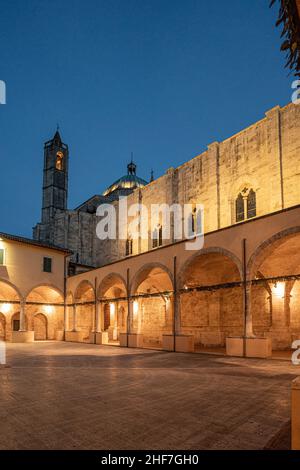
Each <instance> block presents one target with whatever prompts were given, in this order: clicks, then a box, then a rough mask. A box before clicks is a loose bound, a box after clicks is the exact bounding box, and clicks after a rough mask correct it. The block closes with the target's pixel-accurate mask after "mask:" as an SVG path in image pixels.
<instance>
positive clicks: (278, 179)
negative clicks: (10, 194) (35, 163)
mask: <svg viewBox="0 0 300 470" xmlns="http://www.w3.org/2000/svg"><path fill="white" fill-rule="evenodd" d="M299 127H300V107H299V106H296V105H294V104H289V105H287V106H285V107H284V108H280V107H278V106H277V107H275V108H273V109H271V110H270V111H268V112H267V113H266V116H265V117H264V118H263V119H262V120H260V121H258V122H257V123H255V124H253V125H251V126H250V127H248V128H247V129H245V130H243V131H241V132H239V133H238V134H236V135H234V136H232V137H230V138H228V139H226V140H225V141H223V142H221V143H217V142H215V143H213V144H211V145H209V146H208V149H207V150H206V151H205V152H204V153H202V154H201V155H199V156H197V157H195V158H194V159H192V160H191V161H189V162H186V163H184V164H183V165H181V166H180V167H178V168H176V169H173V168H171V169H169V170H167V172H166V173H165V174H164V175H163V176H161V177H160V178H158V179H156V180H154V181H151V182H150V183H149V184H147V183H146V181H144V180H141V179H139V178H138V177H137V176H136V167H135V165H134V163H133V162H131V163H130V164H129V165H128V174H127V175H125V177H122V178H120V179H119V180H117V181H116V182H115V183H113V184H112V185H110V186H109V187H108V188H107V190H106V191H105V192H104V194H102V195H96V196H93V197H92V198H90V199H89V200H88V201H86V202H84V203H83V204H82V205H81V206H79V207H78V208H77V209H75V210H69V209H68V207H67V190H68V172H67V169H68V158H69V154H68V147H67V146H66V145H65V144H63V143H62V141H61V138H60V136H59V134H58V133H56V135H55V136H54V139H52V140H51V141H49V142H48V143H46V145H45V168H44V185H43V208H42V220H41V222H40V223H39V224H38V225H37V226H36V227H35V231H34V235H35V238H36V240H35V241H30V243H31V244H30V243H29V242H28V241H27V243H25V242H24V243H23V247H26V250H27V249H28V250H29V248H30V250H33V251H34V253H37V252H38V250H42V251H43V250H52V251H51V253H52V252H53V253H57V255H56V256H58V257H59V259H61V261H60V262H59V263H56V266H57V267H59V273H57V275H58V277H57V280H56V281H55V283H54V284H52V283H50V280H49V279H48V277H49V276H50V274H43V273H42V272H41V271H37V272H36V275H35V276H33V278H32V279H34V281H32V280H31V278H30V282H29V281H28V279H27V280H26V282H25V281H24V280H22V279H23V277H24V276H23V274H22V276H23V277H22V276H21V278H20V279H19V278H18V274H17V272H18V269H15V270H14V269H12V268H10V269H7V268H6V267H5V266H6V265H5V263H4V272H3V273H2V275H1V279H2V280H1V285H2V284H3V286H4V287H3V289H5V291H4V290H3V294H2V299H1V300H2V301H3V302H2V304H1V305H2V307H1V308H2V310H1V309H0V311H1V315H2V317H1V318H2V323H3V325H4V320H5V319H6V320H5V325H6V326H5V328H6V331H5V338H6V339H10V338H12V339H13V336H16V335H13V326H12V325H13V324H14V323H12V320H13V317H11V316H10V315H14V314H15V313H17V314H18V312H20V314H21V312H22V321H21V317H20V318H19V320H20V323H21V326H20V324H19V329H20V333H21V334H23V336H24V334H25V333H24V332H27V336H28V334H29V336H30V335H31V337H32V335H36V339H42V337H43V338H45V327H43V328H44V329H43V328H42V324H44V325H45V320H42V317H39V320H40V323H39V325H40V326H39V327H38V326H37V325H38V324H37V325H36V324H35V313H37V314H39V315H40V314H44V313H47V311H48V312H50V309H48V308H47V307H53V310H52V316H51V315H50V317H49V318H48V322H49V323H48V330H47V334H46V337H47V338H49V339H54V338H57V339H59V338H65V339H66V340H67V341H80V342H89V343H98V344H115V345H128V346H135V347H137V346H138V347H150V348H162V349H167V350H177V351H194V350H196V351H197V350H198V351H201V350H207V349H208V348H225V347H227V348H229V349H228V350H230V348H231V346H232V344H233V350H234V353H235V354H236V355H244V354H246V355H249V356H251V355H252V356H253V355H254V356H259V357H262V356H263V357H267V356H268V355H270V353H271V349H273V350H280V349H290V348H291V346H292V343H293V341H294V340H297V339H299V338H300V307H299V306H300V302H299V300H300V271H299V266H300V255H299V246H300V223H299V220H300V133H299ZM119 196H127V197H126V201H127V205H128V207H130V206H132V205H134V204H141V203H143V204H144V206H145V207H146V208H148V209H149V211H148V215H149V214H151V210H150V208H151V205H152V204H159V205H160V204H166V205H168V206H172V205H173V204H176V203H177V204H179V205H181V206H183V205H184V204H189V205H190V207H191V214H190V215H191V219H192V220H194V222H195V221H196V223H197V214H195V212H194V208H196V205H197V204H199V203H200V204H202V205H203V208H204V219H201V223H202V227H201V229H202V231H203V232H204V246H203V247H202V248H201V249H199V248H197V249H196V250H193V251H189V250H187V249H186V240H177V239H176V236H175V232H176V231H175V228H176V226H175V224H178V221H176V222H175V220H174V216H173V214H172V212H171V213H170V221H171V231H170V234H169V236H168V237H165V238H164V236H163V233H164V232H163V230H162V229H163V228H164V227H163V225H164V223H165V220H164V219H160V220H156V222H155V224H156V225H151V224H152V223H153V221H152V219H151V218H150V219H149V220H148V222H149V224H148V233H147V234H146V235H147V236H146V237H142V236H141V235H139V233H138V236H137V237H136V238H132V237H131V233H130V225H129V224H130V217H129V220H128V225H127V226H126V227H125V229H126V230H125V232H126V236H125V238H124V239H122V240H119V239H118V238H117V239H115V240H102V241H101V240H99V239H98V238H97V235H96V226H97V224H98V220H99V216H98V215H97V208H98V207H99V205H100V206H101V204H103V203H107V202H110V203H111V204H113V207H114V208H115V210H116V213H118V211H119V208H120V205H121V202H120V200H119ZM182 223H183V221H182ZM85 232H86V234H85V236H84V237H83V233H85ZM154 232H155V233H156V234H157V237H154V238H153V233H154ZM8 239H9V237H7V236H6V240H8ZM196 239H197V237H194V238H193V240H196ZM9 243H11V241H9ZM14 243H19V244H20V243H21V242H20V240H19V241H17V240H14ZM54 243H55V244H56V245H59V248H57V247H55V246H53V244H54ZM49 244H50V245H49ZM69 250H71V252H70V251H69ZM42 251H41V253H42ZM20 256H21V258H20V260H21V262H23V259H24V261H26V263H28V260H29V258H30V256H31V252H30V253H29V252H28V255H26V256H25V255H24V257H23V255H22V253H20ZM28 256H29V258H28ZM39 256H40V255H39ZM46 257H47V256H46ZM67 257H70V258H71V259H72V260H73V263H75V264H76V263H83V264H90V265H92V266H94V268H93V269H89V270H87V268H85V271H84V272H81V273H77V274H75V275H72V276H70V275H69V276H67V277H65V274H66V266H65V264H64V263H63V262H62V260H65V259H66V258H67ZM7 260H8V258H7ZM26 263H25V264H24V266H23V265H22V266H21V268H20V272H21V273H24V272H25V271H26V267H25V265H26ZM15 264H16V265H17V262H16V263H15ZM21 264H22V263H21ZM11 265H12V266H13V265H14V262H13V263H11ZM5 276H6V277H5ZM15 277H16V279H15ZM35 277H36V279H35ZM50 277H51V278H52V277H53V276H50ZM14 279H15V280H14ZM47 279H48V280H47ZM53 279H54V277H53ZM28 282H29V283H30V286H29V285H27V284H26V283H28ZM23 283H24V286H23V287H22V285H23ZM62 283H64V285H63V287H62ZM31 284H32V286H31ZM40 284H42V285H43V286H44V287H43V288H42V290H41V291H40V290H39V287H38V286H39V285H40ZM7 286H9V287H7ZM45 286H48V288H50V289H51V288H52V287H53V286H55V289H56V290H55V292H58V291H59V294H58V293H57V294H56V295H60V297H57V298H55V299H54V298H53V300H52V301H51V299H52V297H51V295H49V292H48V291H47V295H46V290H45V289H46V287H45ZM51 286H52V287H51ZM13 288H15V291H13V290H11V289H13ZM37 289H38V290H37ZM57 289H58V290H57ZM33 291H34V292H33ZM30 292H31V293H30ZM42 292H43V293H42ZM33 294H34V297H32V296H33ZM16 295H18V297H16ZM53 295H54V294H53ZM5 304H9V305H10V306H11V308H12V310H11V314H10V313H5V312H4V310H6V309H7V305H6V306H5ZM15 309H16V310H15ZM56 315H57V321H56ZM3 318H4V320H3ZM15 320H18V318H15ZM42 321H44V323H42ZM50 322H51V325H50ZM36 323H37V322H36ZM7 325H10V326H9V327H7ZM15 326H16V328H17V326H18V325H17V323H15ZM3 328H4V327H2V331H3ZM9 328H10V329H12V331H9ZM38 328H39V329H40V330H41V331H43V333H42V332H40V330H39V332H38V333H35V331H36V330H37V329H38ZM2 336H3V332H2ZM19 336H20V335H19ZM25 336H26V334H25ZM245 338H246V339H245ZM237 341H238V343H237V344H238V345H237V349H235V348H236V345H235V344H236V342H237ZM239 341H241V342H242V343H240V342H239ZM241 344H242V346H241ZM253 344H254V346H253ZM251 351H252V352H251Z"/></svg>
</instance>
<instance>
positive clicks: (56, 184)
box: [33, 129, 69, 243]
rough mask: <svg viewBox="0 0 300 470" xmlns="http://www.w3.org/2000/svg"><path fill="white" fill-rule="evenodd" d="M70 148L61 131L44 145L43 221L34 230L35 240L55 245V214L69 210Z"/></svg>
mask: <svg viewBox="0 0 300 470" xmlns="http://www.w3.org/2000/svg"><path fill="white" fill-rule="evenodd" d="M68 168H69V150H68V146H67V145H66V144H64V143H63V142H62V140H61V137H60V134H59V130H58V129H57V131H56V132H55V134H54V137H53V139H51V140H48V142H46V143H45V145H44V170H43V202H42V219H41V222H40V223H38V224H37V225H36V226H35V227H34V228H33V238H34V239H35V240H39V241H42V242H46V243H55V240H54V239H53V237H54V217H55V214H56V213H58V212H60V211H64V210H66V209H67V201H68Z"/></svg>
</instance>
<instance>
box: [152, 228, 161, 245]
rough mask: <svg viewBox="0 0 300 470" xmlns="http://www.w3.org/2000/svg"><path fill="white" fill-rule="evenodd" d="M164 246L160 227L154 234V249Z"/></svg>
mask: <svg viewBox="0 0 300 470" xmlns="http://www.w3.org/2000/svg"><path fill="white" fill-rule="evenodd" d="M161 245H162V226H161V225H158V226H157V227H155V229H154V230H153V232H152V248H157V247H158V246H161Z"/></svg>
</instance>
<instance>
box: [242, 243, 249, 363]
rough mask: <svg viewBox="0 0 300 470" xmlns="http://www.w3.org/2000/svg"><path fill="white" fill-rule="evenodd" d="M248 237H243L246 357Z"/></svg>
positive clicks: (244, 348) (244, 349) (244, 344)
mask: <svg viewBox="0 0 300 470" xmlns="http://www.w3.org/2000/svg"><path fill="white" fill-rule="evenodd" d="M246 242H247V240H246V238H243V295H244V338H243V339H244V341H243V351H244V357H245V356H246V337H247V310H248V299H247V264H246V263H247V261H246V260H247V256H246V255H247V251H246V250H247V247H246Z"/></svg>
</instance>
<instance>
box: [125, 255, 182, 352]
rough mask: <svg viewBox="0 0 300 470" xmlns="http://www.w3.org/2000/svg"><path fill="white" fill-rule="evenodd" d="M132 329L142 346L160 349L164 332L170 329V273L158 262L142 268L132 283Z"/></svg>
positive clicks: (171, 311)
mask: <svg viewBox="0 0 300 470" xmlns="http://www.w3.org/2000/svg"><path fill="white" fill-rule="evenodd" d="M131 295H132V296H135V297H133V300H132V301H131V305H132V319H131V332H133V333H137V334H138V335H141V336H140V338H142V340H143V346H144V347H150V348H161V347H162V339H163V335H164V334H168V335H169V334H172V332H173V318H174V312H173V302H172V297H173V276H172V274H171V272H170V271H169V269H168V268H167V267H166V266H164V265H162V264H161V263H148V264H145V265H144V266H142V267H141V269H139V270H138V272H137V273H136V274H135V276H134V278H133V279H132V282H131Z"/></svg>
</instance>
